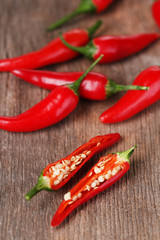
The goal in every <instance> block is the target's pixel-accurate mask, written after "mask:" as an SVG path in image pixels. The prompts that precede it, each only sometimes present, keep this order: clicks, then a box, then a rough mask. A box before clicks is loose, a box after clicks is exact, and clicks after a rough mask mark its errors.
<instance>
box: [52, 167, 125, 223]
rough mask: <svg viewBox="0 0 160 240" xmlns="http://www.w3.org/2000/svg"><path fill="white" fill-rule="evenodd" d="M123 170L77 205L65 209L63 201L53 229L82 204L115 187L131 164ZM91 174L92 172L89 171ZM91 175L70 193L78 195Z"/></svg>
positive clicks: (89, 193) (79, 200)
mask: <svg viewBox="0 0 160 240" xmlns="http://www.w3.org/2000/svg"><path fill="white" fill-rule="evenodd" d="M123 167H124V168H123V170H121V171H120V172H119V173H118V174H116V175H115V176H113V177H112V178H110V179H109V180H107V181H106V182H104V183H103V184H101V185H100V186H99V187H98V188H97V189H95V190H92V191H90V192H88V193H86V194H85V196H83V197H82V198H80V199H78V200H77V201H76V202H75V203H73V204H71V205H68V206H67V207H66V208H65V205H66V201H63V202H62V203H61V205H60V206H59V208H58V210H57V212H56V213H55V215H54V217H53V219H52V222H51V225H52V226H53V227H56V226H58V225H59V224H60V223H61V222H62V221H63V220H64V219H65V218H66V217H67V216H68V215H69V214H70V213H71V212H72V211H73V210H74V209H76V208H77V207H78V206H80V205H81V204H83V203H85V202H87V201H88V200H90V199H91V198H93V197H94V196H96V195H97V194H98V193H100V192H102V191H104V190H105V189H107V188H108V187H110V186H111V185H113V184H114V183H115V182H117V181H118V180H119V179H120V178H121V177H122V176H123V175H124V174H125V173H126V172H127V171H128V170H129V168H130V164H129V163H128V162H125V163H124V164H123ZM89 173H90V171H89ZM89 173H88V174H87V175H86V176H85V177H84V178H83V179H82V180H81V181H80V182H79V183H78V184H77V185H76V186H74V187H73V188H72V189H71V190H70V192H71V195H72V193H73V192H74V193H76V192H77V191H78V189H79V188H80V187H81V186H83V185H84V183H85V182H86V179H87V178H88V175H89Z"/></svg>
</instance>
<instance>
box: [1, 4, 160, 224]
mask: <svg viewBox="0 0 160 240" xmlns="http://www.w3.org/2000/svg"><path fill="white" fill-rule="evenodd" d="M112 2H113V0H82V1H81V4H80V5H79V7H78V8H77V9H76V10H75V11H74V12H73V13H71V14H70V15H68V16H66V17H64V18H63V19H61V20H59V21H57V22H56V23H54V24H52V25H51V26H49V27H48V29H47V30H48V31H51V30H53V29H55V28H57V27H59V26H61V25H63V24H64V23H66V22H67V21H69V20H70V19H72V18H73V17H75V16H77V15H79V14H82V13H99V12H102V11H104V10H105V9H106V8H107V7H108V6H109V5H110V4H111V3H112ZM152 13H153V16H154V18H155V20H156V22H157V24H158V25H159V26H160V1H159V0H158V1H156V2H154V3H153V6H152ZM100 25H101V21H100V20H99V21H97V22H96V23H95V25H93V26H92V27H91V28H89V29H88V30H84V29H79V28H78V29H74V30H72V31H69V32H67V33H65V34H63V36H62V35H61V34H60V35H59V37H58V38H56V39H54V40H53V41H52V42H50V43H49V44H48V45H46V46H45V47H44V48H42V49H40V50H39V51H35V52H31V53H28V54H25V55H23V56H20V57H16V58H11V59H4V60H0V71H1V72H2V71H9V72H11V73H12V74H14V75H16V76H17V77H20V78H22V79H23V80H25V81H27V82H29V83H32V84H34V85H36V86H39V87H42V88H45V89H48V90H51V92H50V93H49V95H48V96H47V97H46V98H45V99H43V100H42V101H41V102H39V103H38V104H36V105H35V106H34V107H32V108H31V109H29V110H28V111H26V112H24V113H22V114H20V115H18V116H15V117H0V128H1V129H4V130H7V131H14V132H28V131H35V130H39V129H42V128H45V127H48V126H50V125H52V124H55V123H57V122H59V121H60V120H62V119H64V118H65V117H66V116H68V115H69V114H70V113H71V112H72V111H73V110H74V109H75V107H76V106H77V104H78V101H79V95H80V96H81V97H83V98H87V99H90V100H105V99H107V98H108V97H110V96H111V95H113V94H115V93H117V92H118V91H122V90H129V91H128V92H127V93H126V94H125V95H124V96H123V97H122V98H121V99H120V100H119V101H118V102H117V103H116V104H115V105H114V106H112V107H111V108H109V109H107V110H106V111H105V112H104V113H103V114H102V115H101V116H100V121H101V122H102V123H115V122H120V121H124V120H126V119H128V118H130V117H132V116H134V115H135V114H137V113H138V112H140V111H142V110H143V109H144V108H146V107H148V106H150V105H151V104H153V103H154V102H156V101H158V100H159V99H160V67H158V66H152V67H149V68H147V69H146V70H144V71H143V72H142V73H140V74H139V76H138V77H137V78H136V79H135V81H134V82H133V84H132V85H128V86H124V85H119V84H116V83H115V82H114V81H112V80H111V79H109V78H108V77H106V76H105V75H103V74H100V73H96V72H90V71H91V70H92V68H93V67H94V66H95V65H96V64H97V63H98V62H99V63H112V62H115V61H119V60H122V59H124V58H126V57H129V56H132V55H133V54H135V53H138V52H139V51H141V50H142V49H144V48H145V47H147V46H149V45H150V44H152V43H153V42H154V41H156V40H157V39H159V38H160V34H158V33H147V34H146V33H144V34H138V35H132V36H103V37H97V38H95V39H93V40H92V41H90V38H91V37H92V35H93V34H94V33H95V31H96V30H97V29H98V28H99V27H100ZM79 54H82V55H84V56H86V57H87V58H89V59H91V60H94V63H93V64H92V65H91V66H90V67H89V68H88V69H87V70H86V71H85V72H74V73H71V72H67V73H56V72H47V71H38V70H32V69H36V68H40V67H43V66H46V65H49V64H55V63H60V62H65V61H68V60H71V59H74V58H75V57H77V56H78V55H79ZM89 72H90V73H89ZM135 90H136V91H135ZM119 139H120V135H119V134H118V133H114V134H108V135H104V136H97V137H94V138H92V139H91V140H90V141H89V142H87V143H85V144H84V145H82V146H81V147H79V148H78V149H76V150H75V151H74V152H72V153H71V154H70V155H68V156H67V157H65V158H64V159H61V160H59V161H57V162H54V163H51V164H49V165H48V166H47V167H46V168H45V169H44V170H43V171H42V172H41V175H40V176H39V179H38V183H37V184H36V186H35V187H34V188H33V189H31V191H29V192H28V193H27V194H26V196H25V197H26V199H27V200H30V199H31V198H32V197H33V196H34V195H35V194H37V193H38V192H40V191H41V190H48V191H53V190H58V189H60V188H61V187H63V186H64V185H65V184H66V183H67V182H68V181H69V180H70V179H71V178H72V177H73V176H74V175H75V174H76V173H77V172H78V171H79V170H80V168H81V167H82V166H83V165H84V164H85V163H86V162H87V161H88V160H90V159H91V157H92V156H93V155H95V154H96V153H98V152H101V151H102V150H104V149H106V148H107V147H109V146H111V145H112V144H114V143H116V142H117V141H118V140H119ZM135 148H136V146H134V147H132V148H131V149H129V150H127V151H125V152H117V153H114V154H108V155H107V156H104V157H102V158H100V160H99V161H98V163H97V164H96V165H95V166H94V167H93V168H92V169H91V170H90V171H89V172H88V174H87V175H86V176H85V177H84V178H83V179H82V180H81V181H80V182H79V183H78V184H77V185H76V186H75V187H73V188H72V189H71V190H70V192H68V193H66V194H65V195H64V201H63V202H62V203H61V205H60V207H59V208H58V210H57V212H56V214H55V215H54V217H53V219H52V223H51V224H52V226H57V225H59V224H60V223H61V222H62V221H63V220H64V219H65V218H66V217H67V216H68V215H69V214H70V213H71V212H72V211H73V210H74V209H75V208H77V207H78V206H79V205H81V204H82V203H84V202H86V201H88V200H89V199H91V198H92V197H94V196H95V195H96V194H98V193H100V192H101V191H103V190H105V189H106V188H108V187H109V186H111V185H112V184H114V183H115V182H116V181H118V180H119V179H120V178H121V177H122V176H123V175H124V174H125V173H126V172H127V171H128V170H129V168H130V161H129V157H130V156H131V155H132V153H133V152H134V149H135Z"/></svg>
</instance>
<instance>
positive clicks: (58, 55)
mask: <svg viewBox="0 0 160 240" xmlns="http://www.w3.org/2000/svg"><path fill="white" fill-rule="evenodd" d="M100 25H101V21H98V22H97V23H96V24H95V25H94V26H92V27H91V28H90V29H88V30H83V29H79V28H78V29H74V30H72V31H69V32H67V33H65V34H64V35H63V36H64V38H65V39H66V41H68V42H70V43H71V44H73V45H74V46H83V45H85V44H87V43H88V41H89V38H90V37H91V36H92V34H93V33H94V32H95V31H96V30H97V29H98V28H99V26H100ZM77 55H78V54H77V53H76V52H75V51H72V50H69V49H68V48H67V47H66V46H65V45H64V44H63V43H62V42H61V40H60V39H59V38H56V39H54V40H53V41H52V42H50V43H49V44H48V45H46V46H45V47H43V48H42V49H40V50H39V51H35V52H31V53H28V54H25V55H22V56H20V57H16V58H9V59H4V60H0V72H2V71H11V70H12V69H15V68H16V69H17V68H26V69H34V68H40V67H43V66H46V65H49V64H53V63H60V62H65V61H67V60H70V59H73V58H75V57H76V56H77Z"/></svg>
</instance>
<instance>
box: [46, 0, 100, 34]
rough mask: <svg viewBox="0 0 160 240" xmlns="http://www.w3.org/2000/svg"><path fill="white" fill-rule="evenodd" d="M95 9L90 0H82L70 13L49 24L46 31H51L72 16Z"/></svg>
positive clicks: (91, 11)
mask: <svg viewBox="0 0 160 240" xmlns="http://www.w3.org/2000/svg"><path fill="white" fill-rule="evenodd" d="M95 11H96V7H95V6H94V5H93V3H92V0H82V2H81V4H80V5H79V7H78V8H77V9H76V10H75V11H74V12H73V13H71V14H69V15H67V16H65V17H63V18H61V19H60V20H58V21H57V22H55V23H53V24H51V25H50V26H49V27H48V28H47V31H52V30H54V29H56V28H58V27H60V26H62V25H63V24H64V23H67V22H68V21H69V20H71V19H72V18H74V17H76V16H78V15H80V14H82V13H93V12H95Z"/></svg>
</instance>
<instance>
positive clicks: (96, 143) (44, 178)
mask: <svg viewBox="0 0 160 240" xmlns="http://www.w3.org/2000/svg"><path fill="white" fill-rule="evenodd" d="M120 138H121V136H120V134H119V133H113V134H107V135H104V136H97V137H94V138H92V139H91V140H90V141H89V142H87V143H85V144H84V145H82V146H81V147H79V148H78V149H76V150H75V151H74V152H72V153H71V154H70V155H68V156H67V157H65V158H63V159H61V160H59V161H57V162H54V163H51V164H49V165H48V166H47V167H46V168H45V169H44V170H43V171H42V172H41V175H40V176H39V180H38V183H37V184H36V186H35V187H34V188H33V189H32V190H31V191H30V192H29V193H27V194H26V196H25V198H26V199H27V200H30V199H31V198H32V197H33V196H34V195H35V194H37V193H38V192H40V191H41V190H47V191H53V190H58V189H60V188H62V187H63V186H64V185H65V184H66V183H67V182H68V181H69V180H70V179H71V178H72V177H73V176H74V175H75V174H76V172H78V171H79V170H80V168H81V167H82V166H83V165H84V164H85V163H86V162H87V161H88V160H89V159H91V157H92V156H93V155H95V154H96V153H99V152H101V151H103V150H104V149H106V148H107V147H110V146H111V145H113V144H114V143H116V142H117V141H119V139H120Z"/></svg>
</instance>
